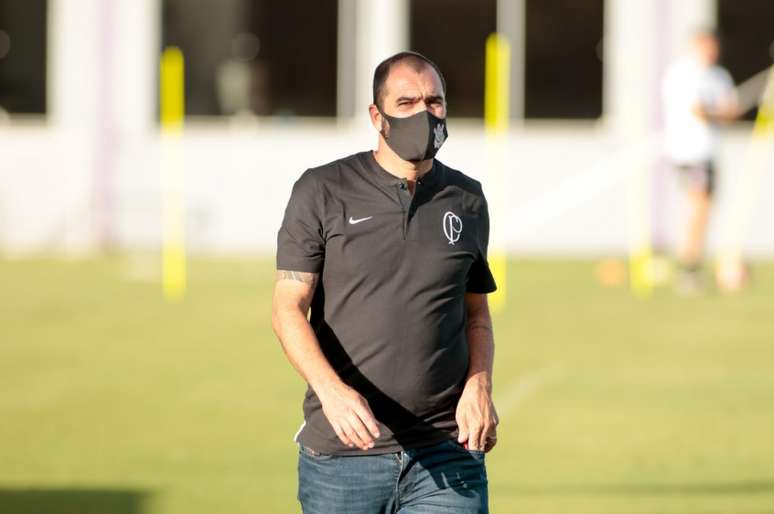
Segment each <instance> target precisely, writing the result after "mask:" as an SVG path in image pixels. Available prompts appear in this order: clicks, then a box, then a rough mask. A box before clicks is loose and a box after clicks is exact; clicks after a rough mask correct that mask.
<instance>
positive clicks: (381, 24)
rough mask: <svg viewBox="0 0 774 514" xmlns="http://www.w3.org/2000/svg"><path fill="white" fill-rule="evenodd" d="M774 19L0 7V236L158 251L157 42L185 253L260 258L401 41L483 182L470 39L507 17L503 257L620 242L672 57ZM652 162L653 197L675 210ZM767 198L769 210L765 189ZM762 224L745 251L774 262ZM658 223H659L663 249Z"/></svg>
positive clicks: (412, 6)
mask: <svg viewBox="0 0 774 514" xmlns="http://www.w3.org/2000/svg"><path fill="white" fill-rule="evenodd" d="M772 19H774V4H772V3H771V2H770V1H767V0H746V1H745V2H735V1H734V0H681V1H679V2H678V1H674V0H653V1H649V2H641V1H640V0H583V1H570V0H475V1H473V0H390V1H384V0H317V1H315V2H308V1H305V0H217V1H216V0H112V1H111V0H81V1H78V2H74V1H70V0H48V1H46V0H0V251H2V252H3V253H6V254H17V253H22V254H26V253H30V252H42V251H46V252H48V251H65V252H73V253H84V252H85V253H88V252H92V251H96V250H99V249H102V248H118V249H122V248H157V247H158V245H159V241H160V235H161V228H160V226H161V222H160V187H161V186H160V180H159V165H160V164H159V162H160V152H159V126H158V122H157V118H158V87H157V77H158V71H157V70H158V58H159V55H160V51H161V49H162V48H163V47H164V46H166V45H176V46H179V47H180V48H181V49H182V50H183V53H184V55H185V58H186V74H185V78H186V102H187V114H188V116H187V119H186V129H185V135H184V139H183V148H184V159H185V184H186V189H185V197H186V226H187V229H188V241H189V248H190V250H191V251H193V252H251V253H260V252H266V253H268V252H271V251H273V247H274V244H275V237H276V230H277V227H278V226H279V222H280V217H281V214H282V209H283V207H284V204H285V201H286V199H287V195H288V194H289V191H290V186H291V184H292V182H293V181H294V180H295V178H296V177H297V176H298V175H299V174H300V173H301V172H302V171H303V170H304V169H305V168H307V167H310V166H313V165H317V164H320V163H322V162H326V161H328V160H331V159H333V158H335V157H336V156H340V155H341V153H342V152H347V151H351V152H355V151H358V150H362V149H365V148H369V147H372V146H373V145H374V143H375V134H373V133H372V132H370V130H371V129H370V126H369V124H368V118H367V111H366V107H367V105H368V104H369V103H370V96H371V74H372V72H373V68H374V66H375V65H376V63H378V62H379V61H380V60H381V59H383V58H384V57H385V56H387V55H389V54H391V53H394V52H396V51H399V50H402V49H405V48H410V49H414V50H417V51H420V52H422V53H425V54H426V55H428V56H429V57H430V58H432V59H433V60H435V61H436V62H437V63H438V64H439V65H440V67H441V69H442V70H443V71H444V74H445V76H446V78H447V82H448V95H449V112H450V118H451V119H450V136H451V137H450V140H449V142H448V144H447V145H445V146H444V150H443V152H442V153H441V155H440V156H439V158H440V159H441V160H443V161H444V162H447V163H449V164H450V165H453V166H456V167H460V168H462V169H465V170H466V171H468V172H469V173H470V174H472V175H474V176H478V177H480V178H482V179H484V181H485V183H486V176H487V174H488V173H489V172H490V171H491V170H487V169H486V166H485V164H484V163H485V159H484V158H483V156H484V154H485V153H486V151H487V150H486V143H485V137H484V132H483V121H482V115H483V94H484V42H485V39H486V37H487V35H488V34H490V33H491V32H494V31H499V32H500V33H502V34H503V35H505V36H506V37H508V38H509V40H510V43H511V48H512V52H511V70H512V73H511V84H510V92H511V116H512V118H513V122H512V129H511V131H510V132H509V134H508V150H507V162H508V165H507V169H505V170H503V171H504V173H505V176H506V177H507V181H506V187H507V194H506V195H504V196H505V197H506V198H508V199H509V202H508V204H507V205H503V206H500V208H499V211H498V216H497V218H496V219H493V223H501V224H503V225H504V228H505V230H504V233H505V235H506V238H507V247H508V249H509V250H510V251H511V252H515V253H522V254H524V253H529V254H556V253H574V254H603V253H624V252H625V251H626V247H627V240H628V239H627V238H628V235H627V234H628V231H629V230H630V226H629V224H628V222H627V216H628V212H629V210H628V207H627V202H629V200H630V199H629V197H628V196H627V195H628V194H629V193H628V184H627V175H628V173H629V172H630V169H631V168H632V159H633V156H639V157H637V158H638V159H640V158H642V159H646V160H647V162H648V166H652V167H653V168H654V169H657V168H658V160H659V154H660V150H659V132H660V126H661V113H660V112H659V107H658V101H657V98H658V95H657V89H658V84H659V82H660V78H661V74H662V73H663V69H664V67H665V66H666V64H667V63H668V62H669V60H670V59H671V58H672V56H674V55H675V54H677V53H678V51H679V49H680V47H681V45H682V44H683V42H684V40H685V37H686V35H687V34H689V33H690V32H691V31H692V30H693V29H694V28H695V27H697V26H716V27H717V28H718V29H719V30H720V32H721V35H722V36H723V42H724V48H725V54H724V57H723V62H724V63H725V65H726V66H727V67H728V68H729V70H730V71H731V72H732V74H733V75H734V79H735V80H736V81H737V82H739V81H742V80H744V79H746V78H747V77H749V76H751V75H753V74H755V73H757V72H758V71H760V70H761V69H764V68H765V67H767V66H769V65H771V62H772V53H774V48H773V47H772V42H774V24H771V23H768V21H769V20H772ZM750 130H751V128H750V125H749V123H744V122H741V123H739V124H737V125H735V126H733V127H731V128H730V129H729V130H728V131H727V132H728V133H727V137H726V139H725V140H724V145H723V148H722V157H721V159H722V160H724V161H726V162H734V161H738V160H739V156H740V155H741V154H742V153H743V152H744V149H745V147H746V144H747V142H748V139H749V133H750ZM722 168H724V169H729V170H733V166H722ZM658 176H659V175H658V173H654V185H653V189H652V191H653V198H652V202H654V203H657V204H659V206H658V208H657V209H654V212H658V213H659V216H662V217H670V216H674V217H675V218H677V213H675V212H671V211H670V207H669V206H670V205H672V203H671V202H670V195H672V194H673V193H674V192H673V191H671V190H670V187H669V185H668V184H662V183H659V179H658ZM726 186H727V187H732V186H733V174H732V172H730V174H728V175H726V176H723V177H721V186H720V190H721V191H722V190H723V189H724V188H725V187H726ZM765 188H766V189H765V191H763V192H762V194H764V195H774V180H769V181H768V182H766V184H765ZM718 201H719V202H718V204H719V205H718V207H719V208H718V214H717V216H716V217H722V215H723V214H722V213H723V209H724V203H723V202H724V197H723V195H722V194H721V195H720V197H719V198H718ZM759 211H760V212H759V216H757V219H759V220H765V219H772V218H774V204H773V203H771V202H768V203H766V204H763V203H762V204H761V205H760V207H759ZM760 223H761V224H760V226H758V227H756V226H753V227H752V230H751V235H750V239H749V249H750V251H751V252H753V253H756V254H766V255H774V232H772V231H770V230H767V228H766V227H765V226H763V222H762V221H761V222H760ZM669 226H670V223H667V222H665V221H663V220H661V221H659V220H658V219H656V220H655V222H654V230H655V231H656V232H657V234H656V239H657V242H659V244H664V245H669V244H670V242H671V241H672V240H673V239H674V237H675V235H676V234H673V233H671V232H669ZM712 244H713V242H712V241H710V246H712Z"/></svg>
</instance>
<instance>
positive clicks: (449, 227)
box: [443, 211, 462, 245]
mask: <svg viewBox="0 0 774 514" xmlns="http://www.w3.org/2000/svg"><path fill="white" fill-rule="evenodd" d="M443 233H444V235H445V236H446V239H448V240H449V244H450V245H453V244H454V243H456V242H457V241H459V240H460V234H462V220H461V219H460V217H459V216H457V215H456V214H454V213H453V212H452V211H446V213H445V214H444V215H443Z"/></svg>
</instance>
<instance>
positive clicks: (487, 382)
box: [465, 370, 492, 393]
mask: <svg viewBox="0 0 774 514" xmlns="http://www.w3.org/2000/svg"><path fill="white" fill-rule="evenodd" d="M465 385H466V386H468V385H472V386H475V387H482V388H484V389H486V390H487V392H489V393H491V392H492V374H491V373H490V372H489V371H485V370H481V371H474V372H471V373H469V374H468V378H467V379H466V380H465Z"/></svg>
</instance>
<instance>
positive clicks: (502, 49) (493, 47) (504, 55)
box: [484, 33, 511, 312]
mask: <svg viewBox="0 0 774 514" xmlns="http://www.w3.org/2000/svg"><path fill="white" fill-rule="evenodd" d="M510 55H511V48H510V44H509V43H508V40H507V38H505V37H504V36H502V35H500V34H497V33H494V34H490V35H489V37H488V38H487V40H486V65H485V75H484V78H485V84H484V126H485V128H486V146H487V155H488V161H489V162H488V164H489V170H490V173H491V174H490V175H489V176H490V177H491V179H492V180H491V181H490V184H491V186H490V187H491V189H490V201H489V204H490V205H491V209H490V210H491V215H490V218H491V219H492V222H491V227H492V231H491V238H490V241H491V243H490V245H489V247H490V250H489V265H490V267H491V270H492V274H493V275H494V278H495V281H496V282H497V291H495V292H494V293H492V294H491V295H489V302H490V306H491V308H492V311H494V312H500V311H502V310H503V309H504V308H505V300H506V298H507V284H508V282H507V280H508V275H507V262H508V260H507V254H506V250H505V241H506V237H505V234H504V231H503V229H502V228H501V227H505V226H507V225H508V223H507V220H506V216H507V210H506V209H505V205H506V201H507V200H506V195H505V191H506V187H505V182H506V177H505V171H504V168H505V152H506V147H507V144H508V141H507V135H508V122H509V119H510V113H509V92H510V67H509V64H510Z"/></svg>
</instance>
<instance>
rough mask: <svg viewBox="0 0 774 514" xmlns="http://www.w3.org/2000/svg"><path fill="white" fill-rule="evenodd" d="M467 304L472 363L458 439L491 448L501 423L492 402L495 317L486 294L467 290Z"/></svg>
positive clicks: (470, 445) (461, 405) (461, 403)
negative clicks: (493, 328) (493, 325)
mask: <svg viewBox="0 0 774 514" xmlns="http://www.w3.org/2000/svg"><path fill="white" fill-rule="evenodd" d="M465 304H466V308H467V326H466V328H465V330H466V334H467V339H468V348H469V353H470V365H469V369H468V377H467V380H466V382H465V389H464V390H463V391H462V396H461V397H460V401H459V403H458V404H457V413H456V418H457V425H458V427H459V436H458V438H457V440H458V441H459V442H460V443H464V442H465V441H467V442H468V448H470V449H472V450H485V451H489V450H491V449H492V448H493V447H494V445H495V444H496V443H497V432H496V427H497V424H498V423H499V419H498V417H497V412H496V411H495V407H494V404H493V403H492V364H493V362H494V336H493V331H492V318H491V316H490V315H489V304H488V303H487V298H486V295H485V294H476V293H466V294H465Z"/></svg>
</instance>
